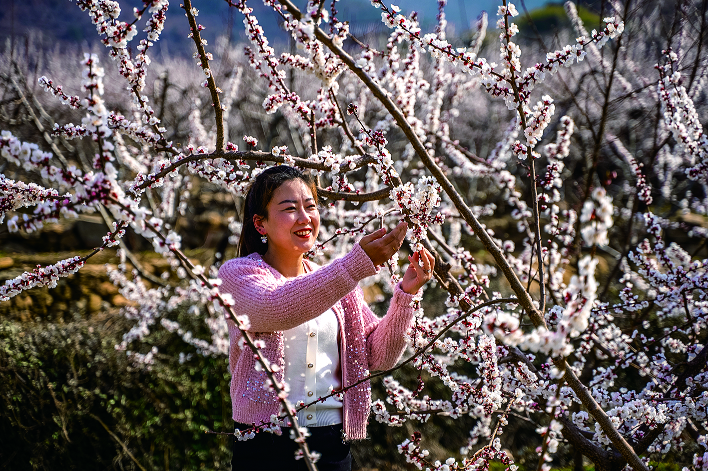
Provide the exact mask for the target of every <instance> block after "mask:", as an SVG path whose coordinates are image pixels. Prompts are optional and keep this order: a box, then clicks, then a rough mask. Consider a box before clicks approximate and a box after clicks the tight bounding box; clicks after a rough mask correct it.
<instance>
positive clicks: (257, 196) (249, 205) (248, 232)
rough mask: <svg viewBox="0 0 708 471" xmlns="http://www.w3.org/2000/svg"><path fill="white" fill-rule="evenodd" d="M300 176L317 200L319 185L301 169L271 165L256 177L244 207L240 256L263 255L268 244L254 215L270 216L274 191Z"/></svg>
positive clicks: (239, 248) (239, 242) (247, 194)
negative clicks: (256, 223) (269, 208)
mask: <svg viewBox="0 0 708 471" xmlns="http://www.w3.org/2000/svg"><path fill="white" fill-rule="evenodd" d="M296 178H299V179H300V180H302V181H303V183H305V185H307V186H308V187H309V188H310V191H312V197H313V198H315V202H317V201H318V200H317V185H315V182H314V181H313V180H312V178H310V176H309V175H305V174H304V173H302V172H301V171H300V170H298V169H296V168H293V167H288V166H287V165H279V166H277V167H270V168H268V169H266V170H264V171H263V172H261V173H260V174H258V176H257V177H256V179H255V180H254V181H253V183H251V186H250V188H249V189H248V193H246V202H245V204H244V208H243V221H242V222H243V224H242V226H241V227H242V229H241V237H240V238H239V240H238V256H239V257H245V256H246V255H250V254H252V253H254V252H258V253H259V254H261V255H263V254H265V253H266V250H267V249H268V244H264V243H263V242H262V241H261V235H260V234H259V233H258V231H257V230H256V226H254V225H253V216H256V215H258V216H262V217H265V218H267V217H268V210H267V206H268V203H270V200H271V199H272V198H273V193H274V192H275V190H277V189H278V187H279V186H280V185H282V184H283V183H285V182H287V181H289V180H295V179H296Z"/></svg>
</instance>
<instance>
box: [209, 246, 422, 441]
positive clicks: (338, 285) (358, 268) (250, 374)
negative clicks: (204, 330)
mask: <svg viewBox="0 0 708 471" xmlns="http://www.w3.org/2000/svg"><path fill="white" fill-rule="evenodd" d="M306 263H307V264H308V265H307V268H308V270H314V271H312V272H311V273H307V274H305V275H301V276H298V277H296V278H285V277H284V276H283V275H281V274H280V273H279V272H278V271H277V270H275V269H274V268H273V267H271V266H270V265H268V264H267V263H266V262H265V261H263V259H262V258H261V256H260V255H258V254H251V255H249V256H247V257H243V258H237V259H232V260H229V261H228V262H226V263H224V265H223V266H222V267H221V269H220V270H219V278H221V280H222V285H221V288H220V291H221V292H222V293H230V294H231V295H232V296H233V298H234V301H235V311H236V314H238V315H241V314H246V315H247V316H248V318H249V321H250V328H249V331H250V332H252V333H253V337H254V340H261V341H262V342H263V344H264V347H263V348H262V349H261V352H262V353H263V354H264V355H265V357H266V358H267V359H268V360H269V361H270V362H271V364H275V365H278V366H279V367H280V368H279V370H278V371H277V372H276V377H277V379H278V381H282V379H283V378H282V375H283V367H284V366H285V365H284V350H283V331H284V330H288V329H290V328H293V327H295V326H297V325H300V324H302V323H303V322H306V321H308V320H310V319H314V318H315V317H317V316H319V315H320V314H322V313H323V312H325V311H326V310H327V309H329V308H330V307H331V308H333V310H334V312H335V314H336V316H337V320H338V321H339V334H340V335H339V338H340V344H339V352H340V364H341V367H342V383H343V386H345V387H346V386H348V385H350V384H353V383H355V382H357V381H359V380H360V379H363V378H365V377H366V376H367V375H368V374H369V370H385V369H389V368H392V367H393V366H394V365H395V364H396V362H397V361H398V360H399V358H400V357H401V355H402V354H403V350H404V348H405V340H404V333H405V332H406V330H407V329H408V327H409V326H410V323H411V319H412V317H413V308H412V307H411V306H410V304H411V301H412V296H411V295H409V294H407V293H405V292H404V291H403V290H401V288H400V284H399V285H398V286H396V288H395V290H394V295H393V299H392V300H391V304H390V307H389V309H388V313H387V314H386V316H385V317H384V318H383V319H379V318H378V317H376V316H375V315H374V314H373V313H372V312H371V309H369V307H368V306H367V305H366V302H364V297H363V293H362V291H361V288H359V287H358V286H357V283H358V282H359V280H361V279H363V278H366V277H367V276H371V275H373V274H374V273H376V269H375V268H374V265H373V264H372V263H371V259H370V258H369V256H368V255H366V252H364V250H363V249H362V248H361V247H360V246H359V244H356V245H355V246H354V249H353V250H352V251H351V252H350V253H348V254H347V255H345V256H344V257H342V258H340V259H337V260H335V261H334V262H332V263H330V264H329V265H327V266H324V267H322V268H317V267H316V266H315V265H313V264H311V263H309V262H306ZM228 324H229V337H230V348H229V369H230V371H231V401H232V405H233V419H234V420H235V421H236V422H241V423H246V424H252V423H256V424H257V423H261V422H262V421H269V420H270V417H271V415H273V414H278V412H279V405H278V402H277V399H276V397H275V394H274V392H273V391H272V390H271V389H270V388H268V387H267V386H266V387H264V385H265V384H266V375H265V373H264V372H262V371H257V370H256V368H255V359H254V356H253V355H252V354H251V353H250V350H249V349H248V347H246V348H244V349H241V348H240V347H239V338H240V337H241V334H240V332H239V330H238V329H237V328H236V326H235V325H234V324H233V322H231V321H229V322H228ZM370 407H371V386H370V384H369V382H368V381H366V382H364V383H361V384H360V385H358V386H356V387H354V388H352V389H350V390H348V391H347V392H346V394H345V395H344V411H343V418H344V420H343V422H344V431H345V433H346V434H347V437H348V438H350V439H363V438H366V423H367V419H368V416H369V409H370Z"/></svg>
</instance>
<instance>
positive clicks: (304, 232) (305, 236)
mask: <svg viewBox="0 0 708 471" xmlns="http://www.w3.org/2000/svg"><path fill="white" fill-rule="evenodd" d="M310 234H312V229H302V230H301V231H295V235H296V236H298V237H302V238H303V239H309V238H310Z"/></svg>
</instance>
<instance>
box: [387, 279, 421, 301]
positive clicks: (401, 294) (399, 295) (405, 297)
mask: <svg viewBox="0 0 708 471" xmlns="http://www.w3.org/2000/svg"><path fill="white" fill-rule="evenodd" d="M416 294H420V290H418V292H417V293H415V294H408V293H406V292H405V291H403V288H401V282H400V281H399V282H398V283H396V287H395V288H394V289H393V296H394V298H396V301H397V303H398V304H399V305H401V306H410V304H411V303H412V302H413V297H414V296H415V295H416Z"/></svg>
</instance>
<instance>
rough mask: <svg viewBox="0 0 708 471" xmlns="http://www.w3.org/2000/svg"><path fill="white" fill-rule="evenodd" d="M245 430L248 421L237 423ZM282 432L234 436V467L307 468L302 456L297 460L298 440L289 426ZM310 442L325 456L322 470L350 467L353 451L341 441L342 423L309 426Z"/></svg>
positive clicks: (243, 470) (265, 470)
mask: <svg viewBox="0 0 708 471" xmlns="http://www.w3.org/2000/svg"><path fill="white" fill-rule="evenodd" d="M236 428H237V429H239V430H244V429H247V428H249V425H244V424H239V423H237V424H236ZM282 430H283V434H282V435H275V434H272V433H267V432H261V433H258V434H256V436H255V437H254V438H252V439H250V440H246V441H238V440H234V446H233V452H234V454H233V457H232V458H231V470H232V471H250V470H258V471H305V470H307V466H306V465H305V462H304V460H303V459H299V460H295V452H296V451H297V450H298V446H297V443H295V441H293V440H292V439H291V438H290V428H288V427H283V429H282ZM308 430H309V431H310V436H309V437H307V440H306V441H307V446H308V447H309V448H310V451H316V452H318V453H320V454H321V455H322V456H321V457H320V459H319V460H318V461H317V463H315V464H316V466H317V469H318V470H319V471H351V469H352V454H351V451H350V446H349V444H348V443H342V424H337V425H329V426H326V427H308Z"/></svg>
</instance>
